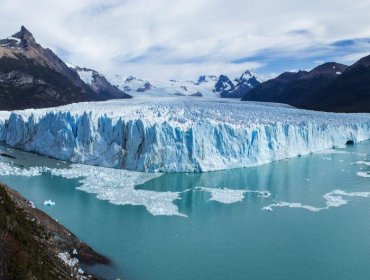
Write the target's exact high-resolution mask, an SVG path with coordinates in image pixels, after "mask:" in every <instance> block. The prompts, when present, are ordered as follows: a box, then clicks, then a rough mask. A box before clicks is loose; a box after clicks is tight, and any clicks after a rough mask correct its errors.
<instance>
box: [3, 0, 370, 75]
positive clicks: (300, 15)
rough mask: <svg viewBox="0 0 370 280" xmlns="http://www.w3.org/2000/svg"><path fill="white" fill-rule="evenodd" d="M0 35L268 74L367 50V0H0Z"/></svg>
mask: <svg viewBox="0 0 370 280" xmlns="http://www.w3.org/2000/svg"><path fill="white" fill-rule="evenodd" d="M0 18H1V24H0V37H1V38H6V37H8V36H10V35H12V34H14V33H16V32H17V31H18V30H19V29H20V27H21V25H24V26H25V27H26V28H27V29H29V30H30V31H31V32H32V33H33V35H34V37H35V38H36V40H37V41H38V42H39V43H40V44H41V45H42V46H44V47H48V48H50V49H52V50H53V51H54V52H55V53H56V54H57V55H58V56H60V57H61V58H62V59H63V60H64V61H65V62H68V63H72V64H74V65H78V66H83V67H88V68H93V69H95V70H97V71H99V72H102V73H104V74H109V75H113V74H120V75H124V76H129V75H134V76H137V77H143V78H147V79H179V80H184V79H196V77H198V76H199V75H203V74H215V75H219V74H226V75H229V76H232V77H233V76H238V75H240V74H241V73H242V72H243V71H245V70H247V69H254V70H255V71H256V73H257V74H259V75H260V76H261V77H262V78H264V79H267V78H271V77H274V76H276V75H277V74H279V73H281V72H284V71H295V70H299V69H301V70H308V69H312V68H314V67H315V66H317V65H319V64H321V63H323V62H328V61H336V62H340V63H344V64H351V63H353V62H355V61H356V60H357V59H359V58H360V57H363V56H365V55H368V54H370V0H352V1H348V0H345V1H343V0H321V1H319V0H311V1H307V0H306V1H301V0H279V1H276V0H258V1H250V0H228V1H226V0H223V1H221V0H121V1H118V0H63V1H58V0H53V1H50V0H0Z"/></svg>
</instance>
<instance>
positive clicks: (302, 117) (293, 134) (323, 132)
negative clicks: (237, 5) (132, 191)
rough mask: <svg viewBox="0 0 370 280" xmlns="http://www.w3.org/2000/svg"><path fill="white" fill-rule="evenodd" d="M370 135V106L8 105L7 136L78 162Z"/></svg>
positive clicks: (156, 167)
mask: <svg viewBox="0 0 370 280" xmlns="http://www.w3.org/2000/svg"><path fill="white" fill-rule="evenodd" d="M369 138H370V115H369V114H334V113H321V112H313V111H304V110H297V109H294V108H289V107H287V106H283V105H276V104H275V105H274V104H258V103H248V102H247V103H244V102H237V101H226V102H225V101H215V100H213V101H211V100H198V101H197V102H194V101H193V100H192V99H191V98H189V99H182V100H179V99H176V98H157V99H149V98H135V99H133V100H129V101H128V100H115V101H107V102H96V103H79V104H71V105H67V106H63V107H58V108H54V109H48V110H46V109H39V110H25V111H15V112H12V113H9V112H0V141H2V142H5V143H7V144H9V145H11V146H13V147H17V148H20V149H24V150H27V151H32V152H36V153H39V154H43V155H47V156H51V157H54V158H57V159H62V160H67V161H71V162H75V163H84V164H91V165H99V166H104V167H115V168H122V169H129V170H137V171H145V172H203V171H212V170H221V169H228V168H238V167H247V166H253V165H258V164H263V163H267V162H271V161H276V160H281V159H286V158H291V157H295V156H298V155H304V154H309V153H312V152H316V151H320V150H325V149H330V148H333V147H343V146H345V144H346V143H347V141H349V140H352V141H354V142H355V143H356V142H359V141H364V140H367V139H369Z"/></svg>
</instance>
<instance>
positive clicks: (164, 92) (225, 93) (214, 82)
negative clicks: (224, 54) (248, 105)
mask: <svg viewBox="0 0 370 280" xmlns="http://www.w3.org/2000/svg"><path fill="white" fill-rule="evenodd" d="M108 79H109V81H110V82H111V83H112V84H113V85H116V86H117V87H119V88H120V89H121V90H123V91H125V92H127V93H128V94H130V95H132V96H144V95H145V96H146V95H147V96H168V95H173V96H194V97H203V98H219V97H224V98H240V97H242V96H243V95H244V94H245V93H246V92H248V91H249V90H250V89H252V88H254V87H255V86H256V85H258V84H260V82H259V80H258V79H257V78H256V76H255V75H254V74H252V72H251V71H249V70H247V71H245V72H244V73H243V74H242V75H241V76H240V77H237V78H233V79H230V78H229V77H227V76H225V75H220V76H219V77H217V76H215V75H202V76H200V77H199V78H198V79H197V80H196V81H179V80H169V81H156V80H153V81H149V80H145V79H141V78H137V77H133V76H129V77H124V76H121V75H112V76H109V78H108Z"/></svg>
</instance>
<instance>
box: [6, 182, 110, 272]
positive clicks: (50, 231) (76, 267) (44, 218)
mask: <svg viewBox="0 0 370 280" xmlns="http://www.w3.org/2000/svg"><path fill="white" fill-rule="evenodd" d="M0 233H1V234H0V236H1V238H0V249H1V250H3V251H4V252H6V253H5V254H4V257H3V258H4V259H1V256H0V261H1V262H0V276H2V274H5V273H9V267H7V264H8V266H10V267H12V268H13V266H15V268H16V270H15V271H18V270H21V269H22V266H19V265H18V263H14V261H12V260H14V259H15V260H16V261H17V262H18V261H25V262H26V266H25V267H24V269H25V270H29V269H31V270H32V268H33V269H34V271H24V272H23V273H26V274H27V275H34V273H41V272H42V273H44V274H45V272H46V273H47V274H54V275H55V276H57V277H58V278H59V277H61V278H62V279H102V278H101V277H97V276H94V275H93V273H90V272H89V271H88V270H89V269H88V267H92V266H94V265H106V266H109V265H111V261H110V260H109V259H108V258H106V257H104V256H103V255H100V254H99V253H97V252H95V251H94V250H93V249H92V248H91V247H89V246H88V245H87V244H85V243H84V242H82V241H81V240H79V239H78V238H77V237H76V236H75V235H74V234H73V233H72V232H71V231H69V230H68V229H66V228H65V227H64V226H63V225H61V224H60V223H58V222H57V221H56V220H54V219H53V218H52V217H50V216H48V215H47V214H46V213H45V212H43V211H41V210H39V209H37V208H35V207H34V205H33V203H32V202H30V201H28V200H27V199H25V198H24V197H23V196H22V195H21V194H20V193H18V192H17V191H15V190H13V189H11V188H10V187H8V186H6V185H4V184H2V183H1V182H0ZM30 244H31V245H32V247H31V245H30ZM3 247H4V248H3ZM14 248H17V250H15V249H14ZM34 248H37V249H36V250H40V252H36V251H35V249H34ZM40 253H42V254H41V255H42V256H41V255H40ZM32 254H36V256H37V260H36V259H34V258H33V257H34V256H33V255H32ZM24 256H26V257H25V260H23V258H22V257H24ZM32 262H33V263H32ZM35 263H36V264H35ZM2 266H3V267H2ZM81 267H82V268H81ZM84 269H86V270H87V271H86V272H84ZM10 270H11V271H13V270H12V269H10ZM45 270H46V271H45ZM35 271H36V272H35ZM14 273H15V272H14ZM44 274H42V275H44ZM17 275H18V274H17ZM38 275H40V274H38ZM3 276H4V277H5V278H6V276H7V275H6V274H5V275H3ZM39 277H40V276H39ZM0 278H1V277H0ZM38 279H47V278H43V277H42V276H41V278H38ZM49 279H50V278H49Z"/></svg>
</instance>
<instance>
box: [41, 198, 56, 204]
mask: <svg viewBox="0 0 370 280" xmlns="http://www.w3.org/2000/svg"><path fill="white" fill-rule="evenodd" d="M43 204H44V205H45V206H54V205H55V202H54V201H52V200H50V199H49V200H45V201H44V203H43Z"/></svg>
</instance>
